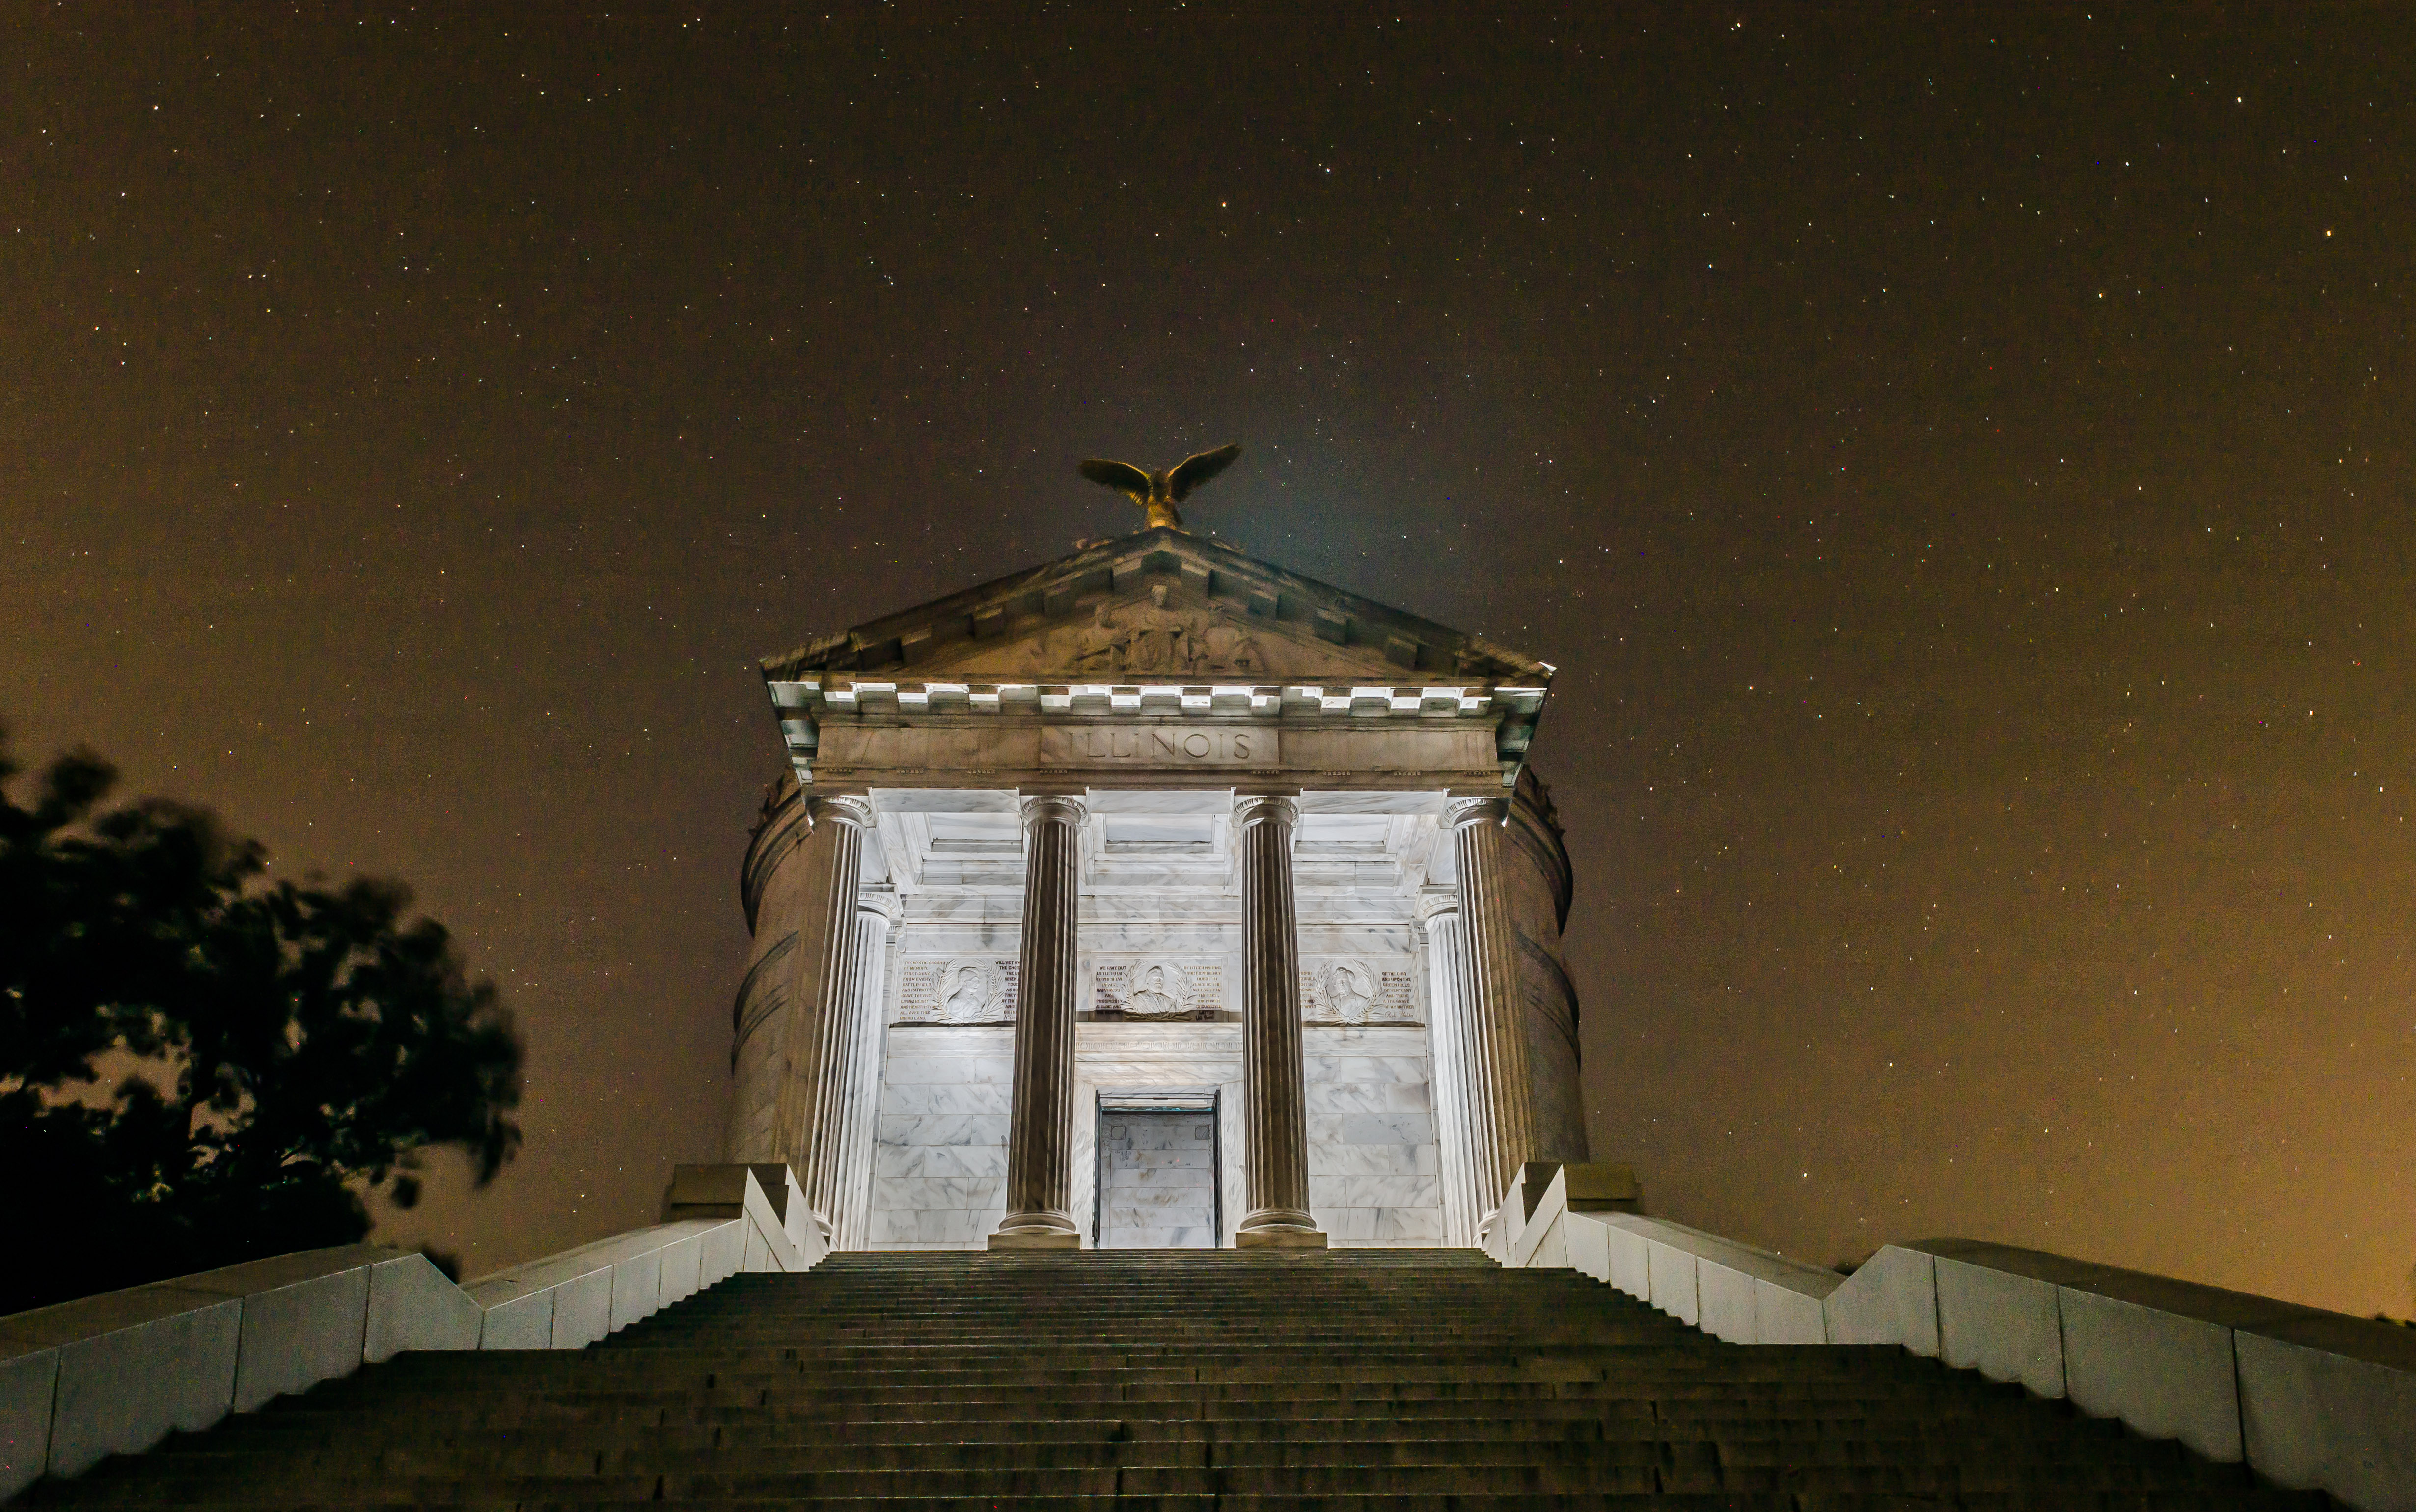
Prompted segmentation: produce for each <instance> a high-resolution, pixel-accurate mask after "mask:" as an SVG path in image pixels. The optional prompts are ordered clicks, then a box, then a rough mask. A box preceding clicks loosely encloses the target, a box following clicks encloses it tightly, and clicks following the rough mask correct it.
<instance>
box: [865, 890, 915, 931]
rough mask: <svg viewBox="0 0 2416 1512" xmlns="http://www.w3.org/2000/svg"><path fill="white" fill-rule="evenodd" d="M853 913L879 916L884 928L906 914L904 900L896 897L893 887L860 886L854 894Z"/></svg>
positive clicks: (896, 891)
mask: <svg viewBox="0 0 2416 1512" xmlns="http://www.w3.org/2000/svg"><path fill="white" fill-rule="evenodd" d="M855 911H856V912H857V913H859V914H878V915H881V918H882V922H883V925H884V926H885V925H890V924H895V923H897V922H898V915H901V914H903V913H905V912H906V900H904V899H902V898H900V897H898V890H897V889H896V888H894V887H861V886H860V887H858V888H857V890H856V894H855Z"/></svg>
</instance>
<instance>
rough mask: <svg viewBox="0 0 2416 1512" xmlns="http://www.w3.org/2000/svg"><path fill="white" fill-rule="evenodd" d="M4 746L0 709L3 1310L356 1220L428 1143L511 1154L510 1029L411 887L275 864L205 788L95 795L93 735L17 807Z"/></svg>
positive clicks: (364, 1223)
mask: <svg viewBox="0 0 2416 1512" xmlns="http://www.w3.org/2000/svg"><path fill="white" fill-rule="evenodd" d="M21 771H22V768H20V767H19V766H18V765H17V764H16V763H15V762H14V761H12V760H11V759H10V758H9V756H8V749H7V746H6V740H5V732H0V1189H5V1191H6V1193H7V1210H8V1216H9V1218H10V1227H11V1228H12V1229H14V1230H15V1231H16V1233H17V1235H18V1238H17V1239H16V1240H15V1241H14V1242H12V1243H10V1244H9V1245H7V1246H5V1247H0V1257H5V1258H0V1312H7V1311H13V1310H16V1309H18V1308H28V1307H38V1306H41V1305H43V1304H46V1303H50V1302H56V1301H61V1300H64V1299H66V1298H68V1297H73V1296H81V1295H83V1294H86V1293H93V1292H101V1291H108V1290H111V1289H113V1288H115V1287H122V1286H132V1285H137V1284H140V1283H141V1282H143V1281H146V1280H154V1279H158V1278H162V1277H168V1276H177V1275H183V1274H185V1273H187V1272H190V1271H197V1270H206V1269H209V1268H211V1267H213V1266H218V1265H225V1264H232V1263H235V1262H237V1261H242V1260H250V1259H256V1258H258V1257H260V1256H264V1255H274V1254H280V1253H283V1252H285V1251H287V1250H293V1249H305V1248H312V1247H319V1246H324V1245H337V1244H347V1243H351V1242H353V1241H355V1240H357V1239H359V1238H360V1237H361V1236H362V1235H364V1234H366V1233H367V1232H369V1227H370V1219H369V1214H368V1210H367V1209H366V1208H365V1207H364V1206H363V1204H362V1201H361V1197H362V1193H363V1192H365V1191H368V1190H370V1189H373V1188H375V1187H379V1186H381V1185H385V1187H386V1189H387V1193H388V1195H389V1196H390V1198H391V1199H392V1200H393V1201H394V1202H396V1203H397V1204H399V1205H400V1206H403V1207H409V1206H411V1205H412V1204H413V1203H414V1202H417V1201H418V1197H419V1181H418V1176H417V1175H416V1172H418V1171H419V1170H420V1162H421V1157H422V1156H423V1155H424V1154H425V1152H427V1151H429V1150H431V1149H439V1148H446V1147H450V1148H454V1149H458V1150H461V1152H463V1153H464V1154H465V1155H466V1156H467V1157H468V1159H469V1161H470V1165H471V1169H472V1172H473V1174H474V1176H475V1178H476V1181H477V1183H478V1184H479V1185H480V1186H484V1185H485V1184H486V1183H487V1182H488V1181H490V1180H491V1179H492V1178H493V1176H494V1174H495V1173H496V1172H498V1171H500V1170H502V1169H503V1167H504V1165H505V1164H506V1162H507V1161H509V1160H510V1159H511V1157H512V1156H513V1154H514V1153H515V1152H516V1151H517V1149H518V1148H519V1145H520V1128H519V1126H517V1125H516V1124H514V1123H513V1122H512V1120H511V1118H510V1117H509V1114H510V1112H511V1110H512V1109H513V1108H515V1107H516V1106H518V1104H519V1102H520V1077H521V1041H520V1038H519V1036H518V1035H517V1034H516V1033H515V1032H514V1030H513V1028H512V1023H511V1018H510V1015H509V1014H508V1013H507V1012H506V1009H505V1008H504V1005H503V1004H502V1002H501V1000H500V998H499V997H498V994H497V992H496V990H495V988H494V986H493V984H491V983H490V982H488V981H485V980H483V979H481V980H476V981H473V980H471V979H470V978H469V976H468V975H467V973H466V972H465V971H464V969H463V966H462V963H461V956H460V953H459V952H458V951H457V950H456V949H455V948H454V946H453V944H452V941H451V940H450V938H449V937H448V936H447V935H446V933H445V930H444V928H443V926H441V925H439V924H437V923H435V922H434V921H433V920H430V919H427V918H419V919H414V920H410V921H408V922H406V921H405V918H404V913H405V911H406V909H407V908H408V907H409V905H410V901H411V894H410V892H409V890H408V889H406V888H405V887H403V886H402V885H400V884H399V883H394V882H383V881H370V880H360V881H354V882H348V883H345V884H343V885H339V886H325V885H315V884H299V885H298V884H295V883H292V882H274V883H271V882H268V881H267V880H266V879H265V877H264V872H265V869H266V856H265V853H264V851H263V849H262V848H261V846H260V845H259V844H258V843H257V842H256V841H252V840H248V839H240V838H237V837H235V836H233V835H231V834H229V833H228V832H227V831H226V829H225V828H224V827H223V826H222V825H221V824H219V822H218V820H217V819H216V818H215V817H214V816H213V815H211V814H210V813H208V812H206V811H205V810H202V809H192V808H189V807H185V806H182V805H178V804H174V803H169V802H165V801H162V800H159V799H149V800H143V801H140V802H135V803H131V804H128V805H124V806H122V807H117V808H112V809H102V808H101V807H100V805H101V800H102V799H103V798H105V797H106V796H107V795H108V794H109V791H110V789H111V788H112V787H113V785H114V783H115V780H116V773H115V771H114V770H113V768H112V767H110V765H109V764H107V763H105V762H103V761H101V760H100V759H99V758H98V757H97V756H95V755H93V754H91V753H90V752H88V751H76V752H72V753H70V754H68V755H67V756H64V757H62V758H60V759H59V760H58V761H56V762H54V763H53V764H52V765H51V766H50V767H49V768H48V769H47V770H46V771H45V772H44V773H43V774H42V776H41V779H40V780H39V783H38V792H37V793H36V794H34V796H33V800H32V803H31V806H30V807H25V808H20V807H18V805H17V803H16V801H15V798H14V796H13V795H12V794H10V792H9V787H10V784H11V783H12V782H13V780H14V779H16V778H17V777H18V776H19V775H20V773H21Z"/></svg>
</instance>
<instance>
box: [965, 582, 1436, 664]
mask: <svg viewBox="0 0 2416 1512" xmlns="http://www.w3.org/2000/svg"><path fill="white" fill-rule="evenodd" d="M932 670H933V671H935V672H936V671H941V670H944V671H945V672H947V673H951V674H954V675H959V676H966V675H983V676H993V677H1018V676H1022V677H1042V676H1052V675H1053V676H1059V677H1066V678H1095V679H1097V680H1098V681H1101V682H1110V681H1113V682H1138V681H1152V680H1157V679H1165V680H1168V681H1175V680H1183V681H1203V682H1204V681H1208V680H1212V679H1214V680H1217V681H1230V682H1252V683H1256V682H1274V681H1281V680H1284V679H1288V678H1309V679H1317V678H1324V677H1330V676H1336V675H1339V676H1345V677H1365V676H1368V675H1373V674H1375V673H1380V672H1382V673H1384V674H1385V675H1386V676H1388V677H1390V676H1392V675H1394V674H1395V673H1396V671H1397V670H1396V669H1391V668H1388V667H1386V666H1384V665H1383V664H1382V663H1380V662H1378V661H1376V660H1375V659H1373V658H1368V657H1366V656H1364V655H1363V656H1357V657H1354V656H1351V654H1350V653H1348V652H1346V651H1344V650H1343V649H1342V648H1341V647H1339V646H1330V645H1326V644H1324V643H1317V644H1315V645H1306V644H1303V643H1301V642H1299V641H1297V640H1295V639H1293V638H1292V635H1291V633H1290V631H1289V628H1288V627H1277V626H1276V625H1272V624H1269V623H1268V622H1267V621H1265V620H1262V619H1257V618H1254V617H1252V616H1251V615H1250V613H1249V612H1247V611H1246V609H1244V608H1243V607H1242V606H1241V605H1240V604H1239V603H1238V602H1235V601H1233V600H1230V599H1222V598H1217V599H1210V600H1209V601H1207V602H1206V603H1202V604H1184V603H1181V602H1179V601H1171V600H1170V595H1169V593H1168V591H1167V589H1166V588H1165V586H1164V585H1163V584H1160V585H1158V586H1157V587H1155V589H1153V591H1152V592H1151V594H1150V596H1149V597H1146V598H1139V599H1135V600H1131V601H1127V602H1125V603H1121V604H1107V603H1102V604H1098V605H1096V606H1095V607H1094V608H1093V609H1092V610H1091V612H1090V613H1089V615H1088V617H1086V618H1083V619H1079V620H1076V621H1073V622H1071V623H1067V624H1061V625H1057V626H1053V627H1049V628H1048V629H1045V630H1041V631H1039V632H1038V633H1037V634H1033V635H1027V636H1025V637H1023V638H1022V639H1020V640H1016V641H1010V642H1005V643H999V644H990V645H981V646H977V647H968V648H966V649H964V650H961V651H959V652H958V653H957V654H955V655H953V656H950V657H947V658H945V659H944V661H942V662H938V663H935V664H934V665H933V669H932Z"/></svg>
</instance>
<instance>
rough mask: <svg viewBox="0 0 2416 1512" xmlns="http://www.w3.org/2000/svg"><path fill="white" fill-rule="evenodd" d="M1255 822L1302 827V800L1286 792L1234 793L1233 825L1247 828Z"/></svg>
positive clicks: (1291, 827) (1287, 827)
mask: <svg viewBox="0 0 2416 1512" xmlns="http://www.w3.org/2000/svg"><path fill="white" fill-rule="evenodd" d="M1253 824H1281V825H1282V826H1283V827H1284V828H1286V829H1298V828H1299V827H1300V802H1299V800H1298V799H1296V798H1294V797H1293V796H1292V795H1291V794H1286V793H1236V794H1233V826H1234V827H1235V828H1236V829H1247V828H1249V827H1250V826H1251V825H1253Z"/></svg>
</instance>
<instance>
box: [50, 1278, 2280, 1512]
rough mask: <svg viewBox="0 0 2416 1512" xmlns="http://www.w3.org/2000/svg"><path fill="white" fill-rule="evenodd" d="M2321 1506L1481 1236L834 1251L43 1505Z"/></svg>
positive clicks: (2105, 1432)
mask: <svg viewBox="0 0 2416 1512" xmlns="http://www.w3.org/2000/svg"><path fill="white" fill-rule="evenodd" d="M639 1502H661V1503H672V1504H683V1503H684V1504H729V1503H757V1504H769V1503H776V1502H777V1503H782V1504H793V1505H811V1506H820V1507H844V1506H865V1507H871V1506H884V1507H901V1506H924V1505H929V1506H949V1507H972V1506H976V1505H980V1506H1017V1507H1052V1506H1068V1507H1073V1506H1103V1505H1105V1504H1110V1503H1113V1504H1117V1505H1119V1506H1131V1507H1164V1508H1177V1507H1181V1508H1195V1507H1196V1508H1208V1507H1231V1508H1238V1507H1259V1506H1264V1507H1271V1508H1272V1507H1282V1508H1289V1509H1299V1512H1306V1509H1309V1508H1329V1507H1330V1508H1371V1509H1372V1508H1377V1507H1400V1508H1409V1507H1422V1508H1436V1509H1442V1508H1491V1507H1500V1508H1509V1507H1563V1506H1566V1507H1575V1506H1588V1507H1619V1508H1635V1509H1638V1512H1641V1509H1644V1508H1659V1507H1670V1508H1677V1507H1684V1508H1713V1507H1720V1508H1751V1509H1760V1508H1768V1509H1781V1508H1784V1509H1787V1512H1815V1509H1819V1512H1859V1509H1864V1508H1871V1509H1877V1508H1882V1507H1885V1508H1904V1507H1955V1508H1974V1509H1977V1508H1991V1509H1996V1508H2001V1509H2006V1512H2012V1509H2016V1508H2021V1509H2031V1508H2049V1507H2052V1508H2058V1509H2061V1508H2104V1509H2113V1508H2122V1509H2125V1512H2130V1509H2146V1508H2166V1507H2170V1508H2176V1509H2178V1508H2246V1507H2282V1506H2291V1507H2318V1506H2323V1505H2327V1504H2328V1503H2327V1502H2326V1501H2325V1500H2324V1499H2323V1498H2321V1497H2319V1496H2309V1495H2300V1494H2292V1493H2285V1492H2279V1491H2274V1490H2271V1489H2259V1488H2257V1487H2256V1486H2254V1485H2253V1484H2251V1483H2250V1481H2249V1480H2248V1478H2247V1476H2246V1474H2245V1472H2243V1471H2242V1469H2241V1468H2240V1467H2238V1466H2216V1465H2212V1464H2209V1463H2207V1462H2206V1461H2204V1460H2202V1459H2197V1458H2196V1457H2194V1456H2193V1455H2191V1454H2189V1453H2188V1452H2186V1451H2184V1450H2182V1449H2181V1448H2179V1447H2177V1446H2176V1445H2174V1444H2166V1443H2148V1442H2144V1441H2142V1440H2139V1439H2137V1438H2135V1437H2132V1436H2130V1435H2128V1434H2127V1433H2125V1432H2124V1431H2123V1430H2122V1429H2121V1428H2120V1427H2119V1425H2113V1424H2108V1423H2100V1422H2092V1421H2091V1420H2088V1419H2085V1418H2081V1417H2078V1416H2076V1415H2075V1414H2073V1413H2072V1411H2071V1410H2070V1409H2069V1408H2068V1407H2066V1406H2064V1405H2063V1404H2061V1403H2049V1402H2045V1401H2040V1400H2037V1399H2031V1398H2030V1397H2028V1396H2026V1395H2024V1394H2023V1393H2022V1392H2021V1391H2020V1390H2019V1389H2017V1388H2014V1387H2006V1386H1997V1385H1992V1384H1989V1383H1986V1382H1985V1381H1982V1380H1980V1379H1978V1378H1977V1377H1975V1376H1971V1375H1968V1374H1964V1373H1960V1372H1956V1371H1952V1370H1948V1369H1945V1368H1941V1367H1940V1366H1939V1365H1937V1364H1936V1363H1935V1362H1933V1361H1928V1360H1923V1359H1918V1358H1915V1357H1914V1356H1911V1355H1909V1354H1906V1353H1903V1352H1902V1351H1900V1350H1895V1349H1893V1348H1887V1349H1881V1348H1872V1347H1855V1346H1847V1345H1837V1346H1825V1347H1824V1346H1760V1347H1755V1346H1740V1345H1730V1344H1723V1343H1720V1342H1718V1341H1717V1340H1714V1339H1712V1338H1707V1337H1706V1336H1704V1335H1702V1334H1699V1333H1697V1332H1695V1331H1694V1330H1693V1329H1690V1328H1687V1327H1686V1326H1684V1324H1682V1323H1678V1322H1676V1321H1675V1320H1673V1319H1670V1318H1667V1317H1664V1316H1663V1315H1661V1314H1659V1313H1657V1312H1654V1311H1653V1310H1652V1309H1650V1308H1645V1307H1643V1306H1642V1305H1640V1304H1638V1303H1636V1302H1634V1301H1631V1300H1629V1299H1628V1298H1626V1297H1623V1296H1622V1295H1620V1294H1619V1293H1615V1292H1612V1291H1610V1290H1609V1289H1608V1288H1607V1287H1604V1286H1602V1285H1601V1284H1600V1283H1598V1282H1595V1281H1593V1280H1591V1279H1588V1278H1584V1277H1582V1276H1579V1275H1578V1274H1577V1273H1575V1272H1571V1271H1565V1270H1558V1271H1544V1270H1520V1271H1504V1270H1501V1269H1498V1268H1497V1267H1495V1266H1494V1264H1493V1263H1491V1262H1490V1261H1489V1260H1487V1259H1486V1258H1485V1257H1484V1256H1482V1255H1480V1254H1477V1253H1475V1252H1473V1251H1459V1250H1432V1249H1397V1250H1369V1249H1355V1250H1339V1251H1332V1252H1297V1251H1295V1252H1288V1253H1287V1252H1270V1251H1264V1250H1260V1251H1250V1252H1236V1251H1233V1250H1206V1251H1196V1250H1195V1251H1184V1250H1109V1251H1093V1252H1087V1253H1065V1252H1034V1251H1026V1252H1022V1253H1003V1254H995V1255H992V1254H918V1255H902V1254H844V1255H835V1256H833V1257H831V1258H830V1259H829V1260H827V1261H825V1262H823V1263H822V1264H821V1265H820V1266H818V1267H817V1268H816V1269H814V1270H813V1271H811V1272H809V1273H807V1274H804V1275H793V1276H782V1275H743V1276H737V1277H733V1278H731V1279H729V1280H727V1281H724V1282H722V1283H721V1284H720V1285H718V1286H716V1287H714V1288H713V1289H711V1290H710V1291H707V1292H705V1293H702V1294H700V1295H698V1296H696V1297H693V1298H691V1299H689V1300H688V1301H687V1302H684V1303H680V1304H678V1305H677V1306H674V1307H672V1308H668V1309H666V1310H665V1311H663V1312H661V1313H659V1314H657V1316H655V1317H654V1318H652V1319H650V1320H648V1321H646V1322H644V1323H639V1324H637V1325H635V1326H633V1327H630V1328H628V1329H626V1330H624V1331H623V1332H621V1333H619V1334H616V1335H614V1336H613V1337H612V1338H610V1339H609V1340H607V1341H606V1342H604V1343H601V1344H598V1345H596V1346H594V1347H592V1348H590V1349H587V1350H584V1351H578V1352H559V1353H551V1352H549V1353H482V1354H414V1355H403V1356H401V1357H399V1358H397V1359H395V1360H393V1361H390V1362H388V1363H386V1364H385V1365H378V1366H371V1367H370V1368H366V1369H364V1370H362V1371H360V1372H359V1373H358V1374H356V1375H354V1376H352V1377H349V1378H347V1379H345V1380H342V1381H339V1382H332V1383H328V1384H325V1385H323V1386H320V1387H318V1388H317V1389H315V1390H313V1391H310V1393H308V1394H306V1395H304V1396H300V1397H294V1398H287V1399H282V1400H280V1401H279V1402H277V1403H275V1404H274V1405H272V1406H271V1407H269V1408H268V1409H267V1410H265V1411H263V1412H261V1413H258V1414H249V1415H247V1416H242V1417H236V1418H231V1419H229V1420H227V1421H226V1422H225V1423H223V1424H222V1425H220V1426H219V1428H217V1429H212V1430H211V1431H209V1432H206V1433H200V1434H191V1435H181V1436H178V1437H176V1438H174V1439H172V1440H171V1441H170V1442H169V1443H167V1444H163V1445H161V1446H160V1447H159V1449H157V1450H154V1451H153V1452H151V1453H149V1454H145V1455H141V1456H137V1457H133V1458H128V1459H113V1460H111V1461H108V1462H107V1463H105V1464H103V1465H102V1466H100V1467H99V1468H98V1469H97V1470H95V1471H94V1472H92V1473H91V1474H88V1475H85V1476H84V1477H83V1478H82V1479H80V1480H75V1481H64V1482H58V1481H53V1482H44V1483H42V1484H40V1485H38V1486H37V1487H36V1488H34V1489H32V1490H31V1491H29V1492H28V1493H27V1495H26V1498H25V1504H29V1505H36V1506H64V1505H74V1506H85V1507H98V1506H128V1507H134V1506H142V1507H159V1506H225V1507H262V1508H268V1507H302V1506H335V1505H340V1506H396V1507H402V1506H413V1507H438V1506H464V1507H467V1506H481V1507H501V1506H512V1507H520V1508H531V1509H534V1508H551V1507H574V1506H579V1507H589V1506H604V1505H617V1504H623V1503H639Z"/></svg>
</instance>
